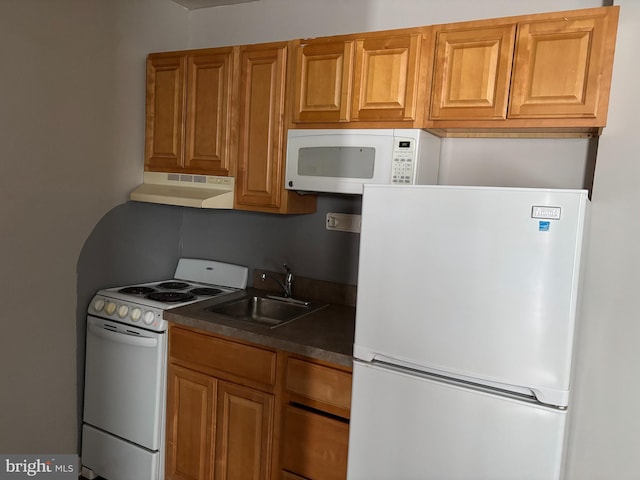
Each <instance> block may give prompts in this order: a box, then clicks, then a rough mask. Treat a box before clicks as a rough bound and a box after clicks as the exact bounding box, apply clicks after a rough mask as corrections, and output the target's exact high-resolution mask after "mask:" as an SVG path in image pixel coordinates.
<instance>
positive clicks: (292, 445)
mask: <svg viewBox="0 0 640 480" xmlns="http://www.w3.org/2000/svg"><path fill="white" fill-rule="evenodd" d="M283 437H284V438H285V439H289V441H285V443H284V445H283V449H282V468H283V469H284V470H286V471H288V472H293V473H295V474H297V475H300V476H302V477H303V478H309V479H313V480H344V479H345V478H346V476H347V453H348V445H349V424H348V423H347V422H346V421H341V420H337V419H335V418H331V417H329V416H324V415H320V414H318V413H313V412H310V411H307V410H304V409H301V408H296V407H293V406H287V407H285V410H284V428H283Z"/></svg>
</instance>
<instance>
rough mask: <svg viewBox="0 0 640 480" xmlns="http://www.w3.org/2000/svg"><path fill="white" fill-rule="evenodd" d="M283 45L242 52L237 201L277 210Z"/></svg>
mask: <svg viewBox="0 0 640 480" xmlns="http://www.w3.org/2000/svg"><path fill="white" fill-rule="evenodd" d="M286 54H287V46H286V44H283V45H280V46H276V47H273V48H255V47H254V48H252V47H245V48H243V49H242V50H241V53H240V61H241V64H240V65H241V67H240V68H241V72H240V78H241V81H240V133H239V136H240V139H239V142H240V143H239V149H238V173H237V182H236V203H238V204H241V205H248V206H251V205H258V206H266V207H275V208H277V207H279V206H280V197H281V190H282V185H281V184H280V182H282V181H283V168H284V133H285V132H284V102H285V96H284V89H285V76H286Z"/></svg>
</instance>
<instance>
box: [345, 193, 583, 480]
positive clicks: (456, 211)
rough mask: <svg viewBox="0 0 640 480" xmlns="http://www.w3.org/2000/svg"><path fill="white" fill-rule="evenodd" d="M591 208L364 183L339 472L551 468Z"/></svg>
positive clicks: (543, 472)
mask: <svg viewBox="0 0 640 480" xmlns="http://www.w3.org/2000/svg"><path fill="white" fill-rule="evenodd" d="M588 209H589V200H588V197H587V192H586V191H584V190H547V189H524V188H494V187H456V186H406V187H399V186H379V185H366V186H365V189H364V195H363V211H362V233H361V243H360V263H359V273H358V298H357V306H356V332H355V345H354V356H355V361H354V370H353V375H354V381H353V397H352V408H351V426H350V440H349V459H348V477H347V478H348V479H349V480H376V479H380V480H383V479H384V480H389V479H392V478H393V479H396V478H397V479H403V480H412V479H416V480H417V479H420V480H428V479H437V480H443V479H447V480H449V479H457V480H461V479H473V480H481V479H485V480H514V479H518V480H528V479H539V480H553V479H558V478H561V475H562V466H563V446H564V442H565V432H566V427H567V413H568V409H569V408H571V396H570V386H571V362H572V353H573V346H574V337H575V328H576V319H577V311H578V304H579V284H580V259H581V256H582V251H583V238H584V231H585V223H586V221H587V217H588Z"/></svg>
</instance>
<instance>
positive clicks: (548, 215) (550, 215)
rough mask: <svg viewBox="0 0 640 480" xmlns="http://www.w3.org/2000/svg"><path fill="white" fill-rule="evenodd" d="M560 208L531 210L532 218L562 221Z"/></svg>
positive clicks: (534, 208)
mask: <svg viewBox="0 0 640 480" xmlns="http://www.w3.org/2000/svg"><path fill="white" fill-rule="evenodd" d="M560 211H561V208H560V207H538V206H535V205H534V206H533V207H532V208H531V218H544V219H546V220H560Z"/></svg>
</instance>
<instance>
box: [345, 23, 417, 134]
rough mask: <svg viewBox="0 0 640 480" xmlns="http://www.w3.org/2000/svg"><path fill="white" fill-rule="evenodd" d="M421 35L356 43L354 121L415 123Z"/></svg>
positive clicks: (381, 38) (352, 116)
mask: <svg viewBox="0 0 640 480" xmlns="http://www.w3.org/2000/svg"><path fill="white" fill-rule="evenodd" d="M421 40H422V34H421V33H417V32H416V33H412V34H405V35H398V36H388V37H380V38H369V39H359V40H358V41H357V42H356V58H355V77H354V88H353V90H354V93H353V104H352V114H351V120H352V121H374V122H385V121H391V122H393V121H414V120H416V112H417V105H416V102H417V93H418V86H419V85H418V73H419V68H420V51H421Z"/></svg>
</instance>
